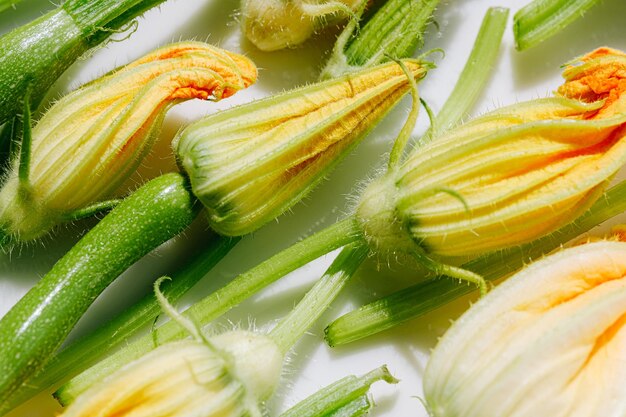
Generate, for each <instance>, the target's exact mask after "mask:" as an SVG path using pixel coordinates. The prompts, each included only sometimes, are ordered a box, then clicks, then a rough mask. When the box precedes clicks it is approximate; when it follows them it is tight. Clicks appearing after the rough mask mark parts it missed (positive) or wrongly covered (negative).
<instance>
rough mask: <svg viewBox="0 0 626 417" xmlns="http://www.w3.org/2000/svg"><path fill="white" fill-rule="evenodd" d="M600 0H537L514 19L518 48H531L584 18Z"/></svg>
mask: <svg viewBox="0 0 626 417" xmlns="http://www.w3.org/2000/svg"><path fill="white" fill-rule="evenodd" d="M596 3H598V0H573V1H572V0H534V1H532V2H531V3H528V4H527V5H526V6H524V7H523V8H521V9H520V10H519V11H518V12H517V13H515V17H514V18H513V33H514V35H515V47H516V48H517V50H518V51H523V50H525V49H529V48H532V47H533V46H536V45H537V44H539V43H541V42H543V41H545V40H546V39H548V38H550V37H552V36H554V35H555V34H556V33H558V32H560V31H561V30H563V29H564V28H565V27H566V26H567V25H569V24H570V23H572V22H573V21H575V20H576V19H578V18H580V17H582V16H583V15H584V14H585V12H586V11H587V10H589V9H590V8H591V7H593V6H594V5H595V4H596Z"/></svg>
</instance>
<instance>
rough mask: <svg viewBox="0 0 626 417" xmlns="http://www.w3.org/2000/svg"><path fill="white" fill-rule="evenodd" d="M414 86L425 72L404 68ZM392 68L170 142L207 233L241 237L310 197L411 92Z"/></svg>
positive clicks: (244, 111)
mask: <svg viewBox="0 0 626 417" xmlns="http://www.w3.org/2000/svg"><path fill="white" fill-rule="evenodd" d="M406 65H407V67H408V69H409V71H410V72H411V73H412V74H413V76H414V77H416V78H421V77H423V76H424V75H425V73H426V68H424V66H423V65H422V64H421V63H420V62H418V61H414V60H407V61H406ZM409 88H410V87H409V79H408V77H407V75H406V74H405V73H404V72H403V70H402V69H401V67H400V66H399V65H398V64H396V63H389V64H384V65H381V66H378V67H373V68H370V69H367V70H364V71H361V72H358V73H354V74H351V75H348V76H344V77H341V78H338V79H337V80H332V81H328V82H325V83H319V84H314V85H310V86H307V87H303V88H299V89H296V90H293V91H290V92H287V93H284V94H282V95H278V96H274V97H271V98H269V99H265V100H260V101H257V102H255V103H252V104H248V105H244V106H240V107H236V108H233V109H230V110H227V111H224V112H220V113H219V114H215V115H212V116H209V117H207V118H205V119H203V120H201V121H199V122H197V123H194V124H192V125H190V126H188V127H187V128H186V129H185V130H184V131H183V132H182V133H181V134H179V135H178V136H177V138H176V139H175V147H176V153H177V155H178V159H179V161H180V163H181V165H182V166H183V167H184V169H185V172H187V174H188V175H189V178H190V180H191V185H192V188H193V191H194V194H195V195H196V196H197V197H198V198H199V199H200V201H202V203H203V204H204V205H205V207H206V208H207V212H208V217H209V221H210V224H211V227H212V228H214V230H216V231H218V232H219V233H221V234H225V235H231V236H232V235H242V234H245V233H248V232H251V231H254V230H256V229H258V228H259V227H260V226H262V225H263V224H265V223H267V222H268V221H270V220H272V219H273V218H275V217H276V216H278V215H279V214H281V213H283V212H284V211H285V210H287V209H288V208H289V207H291V206H292V205H293V204H295V202H297V201H299V200H300V199H301V198H302V197H303V196H304V195H306V193H307V192H309V191H310V190H311V189H312V188H313V187H314V186H315V185H316V184H317V182H318V181H320V180H321V179H322V178H323V176H324V175H325V174H326V173H328V171H329V170H330V169H331V168H332V167H334V166H335V164H336V163H337V162H338V161H339V159H340V158H341V157H342V156H344V155H346V154H347V152H349V150H350V149H352V148H353V147H354V146H355V145H356V144H357V143H358V142H359V140H360V139H361V138H362V137H363V136H364V134H365V133H367V132H368V131H369V130H370V129H371V128H372V127H373V126H374V125H375V124H376V123H377V122H378V121H379V120H380V119H381V118H382V117H383V116H384V115H385V114H386V113H387V112H388V111H389V110H390V109H391V108H392V107H393V106H394V105H395V104H396V103H397V102H398V101H399V100H400V99H401V98H402V97H403V96H404V95H405V94H406V93H407V92H408V91H409Z"/></svg>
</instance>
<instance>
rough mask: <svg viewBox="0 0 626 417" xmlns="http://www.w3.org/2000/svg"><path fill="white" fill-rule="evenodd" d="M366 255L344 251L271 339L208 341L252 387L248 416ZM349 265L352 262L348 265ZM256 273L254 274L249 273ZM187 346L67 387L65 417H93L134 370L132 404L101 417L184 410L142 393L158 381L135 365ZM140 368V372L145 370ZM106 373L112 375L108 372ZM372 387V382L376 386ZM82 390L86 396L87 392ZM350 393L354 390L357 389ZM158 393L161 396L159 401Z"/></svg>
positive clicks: (113, 404) (220, 304) (359, 249)
mask: <svg viewBox="0 0 626 417" xmlns="http://www.w3.org/2000/svg"><path fill="white" fill-rule="evenodd" d="M367 252H368V250H367V248H365V247H363V246H362V245H349V246H347V247H346V248H344V249H343V251H342V254H340V255H339V257H338V258H337V260H335V261H334V262H333V264H332V265H331V266H330V267H329V269H328V270H327V272H326V273H325V274H324V276H323V277H322V278H321V279H320V280H319V281H318V282H316V284H315V285H314V286H313V288H312V289H311V290H310V291H309V292H308V293H307V294H306V295H305V297H304V298H303V300H302V301H300V302H299V303H298V305H297V306H296V308H295V309H294V311H293V312H292V313H291V314H289V315H288V316H287V317H285V318H284V319H283V320H282V321H281V322H280V323H279V325H278V326H277V327H276V328H275V329H274V330H272V331H271V332H270V333H269V334H268V335H267V336H261V335H254V333H250V332H245V333H246V334H245V335H243V337H242V333H244V332H241V331H232V332H227V333H224V334H222V335H219V336H216V337H212V338H210V339H208V343H207V344H208V346H209V348H210V349H209V350H214V351H215V352H214V355H216V356H218V357H219V356H224V355H227V356H228V357H229V359H230V361H231V364H232V365H231V369H230V372H227V375H226V377H227V378H233V379H235V380H239V381H242V383H244V384H250V386H249V387H248V389H247V390H246V392H248V393H249V394H250V396H249V397H250V399H249V400H247V401H246V402H244V404H245V405H246V407H245V408H246V409H247V410H254V408H252V407H251V406H250V405H251V404H253V403H256V404H259V403H260V402H261V401H264V400H266V399H267V398H268V397H269V396H270V395H271V394H272V393H273V391H274V389H275V387H276V385H277V382H278V377H279V376H280V369H281V367H282V366H280V365H279V363H280V362H282V358H284V356H285V355H286V353H287V352H288V351H289V350H290V349H291V348H292V346H293V344H295V342H296V341H297V340H298V339H299V338H300V337H302V335H303V334H304V333H305V332H306V330H307V329H308V328H309V327H310V326H311V325H312V324H313V323H314V322H315V321H316V320H317V319H318V318H319V316H320V315H321V314H323V312H324V311H325V310H326V309H327V308H328V306H329V305H330V303H331V302H332V301H333V300H334V299H335V297H336V296H337V295H338V294H339V292H340V291H341V289H342V288H344V287H345V285H346V284H347V283H348V281H349V279H350V277H352V276H353V274H354V271H355V269H356V268H358V266H359V265H360V264H361V261H362V260H363V259H364V258H365V256H366V255H367ZM346 259H349V260H348V261H346ZM253 271H254V269H253V270H252V271H250V272H253ZM227 287H228V286H227ZM227 287H225V288H227ZM239 296H245V291H244V292H241V291H240V295H239ZM216 304H217V309H218V310H224V309H227V308H228V307H229V305H230V300H228V299H220V298H218V299H217V302H216ZM188 317H194V318H195V319H196V320H198V316H196V315H188ZM173 318H174V319H175V320H173V322H175V323H177V324H178V326H179V328H183V329H185V328H188V327H190V325H185V324H184V321H186V319H185V318H183V317H180V318H176V317H175V316H174V317H173ZM181 322H183V326H180V324H181ZM201 324H202V325H206V324H207V323H206V322H205V321H204V320H202V321H201ZM194 327H195V326H193V325H191V332H192V334H193V333H198V334H199V330H196V329H194ZM253 335H254V336H253ZM198 338H200V339H202V336H201V335H199V336H197V337H196V339H198ZM251 340H253V341H255V342H254V344H253V346H255V345H257V343H256V340H260V341H261V343H262V345H263V346H265V348H263V349H262V350H260V349H258V348H255V349H253V348H250V347H248V346H246V345H245V343H248V344H249V343H250V341H251ZM185 343H188V342H186V341H182V342H176V343H169V344H166V345H163V346H161V347H159V348H157V349H155V350H154V351H153V352H151V353H148V354H147V355H146V356H144V357H143V358H141V359H138V360H136V361H135V362H131V363H129V364H128V365H126V366H124V367H122V368H121V369H120V370H118V371H116V372H114V373H113V374H111V376H108V377H106V378H105V380H104V381H105V382H104V383H102V384H96V385H94V386H93V387H89V385H87V386H85V385H83V387H82V388H83V389H77V388H78V387H77V385H75V384H72V381H70V383H69V384H66V385H64V386H63V387H62V388H61V389H60V390H59V391H57V392H56V394H55V396H56V397H57V398H58V399H59V401H60V402H61V403H62V404H63V405H68V404H71V405H70V407H69V408H68V410H67V412H66V414H65V415H66V416H83V415H84V416H87V415H90V414H89V410H90V409H97V407H98V406H99V404H100V402H101V401H104V400H106V399H107V397H110V396H107V395H106V394H104V395H103V394H102V392H103V391H104V392H105V393H106V391H107V390H111V389H113V390H114V391H115V390H117V389H119V387H120V386H127V376H126V375H125V373H127V372H129V370H131V372H132V373H133V374H136V375H138V377H137V378H139V379H140V382H141V387H140V390H135V389H133V388H131V389H130V390H127V392H128V393H127V394H124V395H125V396H129V397H130V400H129V401H127V400H126V398H124V401H123V402H122V401H118V400H116V399H113V400H112V401H111V400H109V401H108V402H107V404H110V405H109V408H112V410H111V411H110V412H108V411H107V412H105V413H104V414H101V415H102V416H108V415H111V416H113V415H120V414H119V411H118V414H115V412H114V411H116V410H124V412H128V411H129V410H132V409H134V408H135V407H136V408H138V409H140V408H142V407H143V406H144V403H147V404H151V403H152V402H153V401H155V402H156V401H166V402H167V403H170V402H171V401H177V402H180V403H181V404H184V401H185V400H184V398H183V395H181V394H179V393H178V392H168V393H167V394H166V395H164V393H163V391H161V390H158V391H157V392H156V393H154V394H153V393H151V392H148V391H147V390H146V389H145V388H144V387H148V388H150V387H151V386H152V385H153V384H154V383H156V382H157V381H153V377H152V376H150V375H148V376H143V375H141V373H140V372H139V371H138V370H137V364H142V363H144V362H147V363H149V364H154V362H157V368H158V364H159V363H161V361H162V362H164V363H167V360H166V358H165V359H163V358H158V357H157V355H160V354H161V352H160V351H161V350H162V349H164V348H165V346H170V347H175V346H177V345H179V346H180V345H181V344H185ZM242 344H243V345H242ZM211 348H213V349H211ZM222 352H224V353H222ZM180 355H181V356H182V357H183V358H184V351H183V352H180ZM254 364H256V365H254ZM116 365H117V366H116V368H117V367H119V365H123V364H120V363H117V364H116ZM139 366H140V367H141V365H139ZM257 368H260V369H257ZM108 372H111V369H110V368H109V370H108ZM372 378H374V379H378V378H387V376H386V375H371V376H370V379H369V380H371V379H372ZM369 380H367V381H369ZM371 382H373V380H372V381H371ZM159 383H160V382H159ZM188 385H190V383H187V384H184V385H183V387H181V389H182V390H183V391H185V394H184V397H185V398H186V397H187V394H186V392H187V391H188V390H187V389H185V387H186V386H188ZM203 385H206V384H203ZM103 386H104V388H103ZM84 388H86V389H87V390H84ZM348 388H353V389H354V387H348ZM157 393H158V395H156V394H157ZM222 393H224V394H226V387H218V392H217V393H214V394H204V395H203V394H201V393H200V394H198V395H199V398H197V399H196V404H200V403H201V404H203V403H204V402H205V401H207V400H210V399H212V398H213V397H217V398H219V397H220V396H221V394H222ZM153 397H154V400H153ZM100 398H102V400H100ZM255 400H256V401H255ZM187 401H188V400H187ZM222 401H223V400H220V402H218V404H222V403H223V402H222ZM240 402H241V401H240ZM233 403H234V401H233ZM196 404H192V405H191V406H190V408H191V410H190V411H188V412H189V413H190V414H189V415H197V414H192V412H193V411H194V410H197V409H198V407H199V405H196ZM156 410H158V408H156ZM217 410H220V409H219V408H217V407H213V409H211V411H207V412H206V414H204V415H207V416H213V415H215V416H217V415H222V414H218V411H217ZM186 413H187V411H186V410H181V411H178V410H177V412H176V415H177V416H181V417H182V416H187V414H186ZM240 413H241V411H234V412H229V413H228V414H226V415H229V416H230V415H232V416H239V415H241V416H243V415H245V414H240ZM142 415H143V414H142ZM146 415H151V414H146ZM156 415H160V414H156ZM251 415H259V416H260V415H261V413H260V412H257V411H254V412H251Z"/></svg>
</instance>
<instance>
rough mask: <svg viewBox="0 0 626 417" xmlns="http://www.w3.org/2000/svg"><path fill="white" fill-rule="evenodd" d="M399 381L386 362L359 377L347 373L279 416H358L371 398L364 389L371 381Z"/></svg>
mask: <svg viewBox="0 0 626 417" xmlns="http://www.w3.org/2000/svg"><path fill="white" fill-rule="evenodd" d="M377 381H385V382H387V383H389V384H396V383H397V382H398V380H397V379H395V378H394V377H393V376H392V375H391V374H390V373H389V370H387V367H386V366H382V367H380V368H378V369H375V370H373V371H371V372H369V373H367V374H366V375H363V376H361V377H357V376H348V377H345V378H343V379H340V380H339V381H337V382H335V383H333V384H331V385H329V386H327V387H325V388H322V389H321V390H319V391H318V392H316V393H315V394H313V395H311V396H310V397H309V398H306V399H305V400H303V401H301V402H300V403H298V404H296V405H295V406H293V407H292V408H290V409H289V410H287V411H285V412H284V413H283V414H281V415H280V417H319V416H333V417H357V416H362V415H365V414H367V412H368V411H369V410H370V409H371V406H372V404H371V402H370V401H369V398H368V396H367V393H368V391H369V389H370V387H371V386H372V384H373V383H375V382H377Z"/></svg>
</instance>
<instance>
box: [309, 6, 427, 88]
mask: <svg viewBox="0 0 626 417" xmlns="http://www.w3.org/2000/svg"><path fill="white" fill-rule="evenodd" d="M438 3H439V0H388V1H387V2H386V3H385V4H384V5H383V6H382V7H381V8H380V9H378V10H377V11H376V13H375V14H374V15H373V16H371V17H370V18H369V19H368V20H367V22H366V23H365V24H364V25H362V26H363V27H362V28H361V30H359V31H358V32H357V31H356V30H355V29H356V25H354V24H352V25H348V26H347V27H346V29H345V30H346V31H347V32H344V33H342V34H341V35H340V37H339V38H338V40H337V42H338V43H337V44H336V45H335V48H334V49H333V52H332V53H331V56H330V58H329V59H328V62H327V63H326V66H325V67H324V69H323V71H322V73H321V75H320V78H321V79H331V78H335V77H338V76H340V75H342V74H345V73H348V72H351V71H355V70H357V69H359V68H362V67H367V66H371V65H376V64H379V63H381V62H383V61H385V59H386V58H385V57H386V56H391V57H393V58H396V59H401V58H408V57H410V56H411V55H412V54H413V52H414V51H415V49H417V48H421V46H422V45H423V43H424V32H425V30H426V26H427V25H428V24H429V23H430V21H431V19H432V14H433V12H434V11H435V8H436V7H437V4H438Z"/></svg>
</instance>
